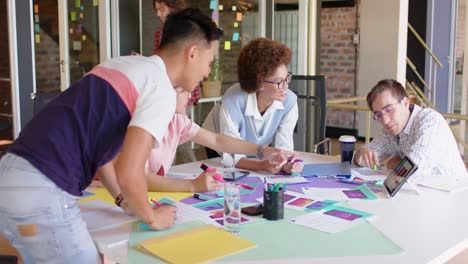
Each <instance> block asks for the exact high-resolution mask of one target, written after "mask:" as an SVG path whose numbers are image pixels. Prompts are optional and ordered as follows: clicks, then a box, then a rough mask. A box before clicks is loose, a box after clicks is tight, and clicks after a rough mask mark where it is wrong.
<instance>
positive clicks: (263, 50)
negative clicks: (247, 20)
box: [203, 38, 303, 173]
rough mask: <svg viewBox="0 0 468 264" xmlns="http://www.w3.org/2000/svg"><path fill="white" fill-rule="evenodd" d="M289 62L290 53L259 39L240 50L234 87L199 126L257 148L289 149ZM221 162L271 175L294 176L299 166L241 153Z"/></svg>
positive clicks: (292, 109) (292, 108) (292, 106)
mask: <svg viewBox="0 0 468 264" xmlns="http://www.w3.org/2000/svg"><path fill="white" fill-rule="evenodd" d="M290 61H291V50H290V49H289V48H288V47H287V46H286V45H284V44H282V43H280V42H278V41H274V40H270V39H267V38H258V39H255V40H253V41H251V42H250V43H249V44H247V45H246V46H245V47H243V48H242V49H241V52H240V55H239V59H238V61H237V71H238V78H239V83H236V84H234V85H233V86H231V87H230V88H229V89H228V90H227V91H226V93H225V94H224V96H223V99H222V103H221V104H219V105H217V106H215V107H214V108H213V110H212V111H211V112H210V113H209V114H208V117H207V118H206V120H205V123H204V124H203V127H204V128H206V129H208V130H211V131H215V132H217V133H221V134H224V135H228V136H231V137H235V138H241V139H244V140H247V141H250V142H254V143H257V144H261V145H273V146H275V147H276V148H281V149H285V150H292V149H293V148H294V142H293V131H294V127H295V126H296V123H297V119H298V107H297V96H296V95H295V94H294V93H293V92H292V91H290V90H288V84H289V82H290V81H291V73H290V72H288V69H287V67H286V65H288V64H289V62H290ZM207 154H208V157H214V156H217V153H216V152H214V151H213V150H211V149H207ZM223 164H224V165H225V166H227V167H231V166H235V167H236V168H240V169H248V170H262V171H267V172H271V173H277V172H278V171H279V170H282V171H284V172H286V173H291V172H299V171H302V168H303V167H302V165H301V164H300V163H292V162H288V163H286V164H285V165H284V166H283V167H281V168H278V167H277V166H274V164H272V163H270V162H268V161H261V160H257V159H249V158H247V157H246V156H245V155H235V156H234V157H232V156H230V155H223Z"/></svg>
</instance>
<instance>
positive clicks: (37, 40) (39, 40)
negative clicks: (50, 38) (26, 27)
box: [34, 34, 41, 43]
mask: <svg viewBox="0 0 468 264" xmlns="http://www.w3.org/2000/svg"><path fill="white" fill-rule="evenodd" d="M34 39H35V40H36V43H41V35H39V34H35V35H34Z"/></svg>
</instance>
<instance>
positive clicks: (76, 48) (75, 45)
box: [73, 41, 81, 50]
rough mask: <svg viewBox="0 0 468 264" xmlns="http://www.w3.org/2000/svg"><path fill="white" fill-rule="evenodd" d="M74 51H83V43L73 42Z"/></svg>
mask: <svg viewBox="0 0 468 264" xmlns="http://www.w3.org/2000/svg"><path fill="white" fill-rule="evenodd" d="M73 50H81V41H73Z"/></svg>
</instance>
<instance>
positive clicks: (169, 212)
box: [147, 204, 177, 230]
mask: <svg viewBox="0 0 468 264" xmlns="http://www.w3.org/2000/svg"><path fill="white" fill-rule="evenodd" d="M153 213H154V218H153V220H152V221H151V222H150V223H147V224H148V226H149V227H151V228H152V229H154V230H165V229H168V228H170V227H171V226H172V225H174V223H175V221H176V218H177V207H175V206H174V205H168V204H165V205H162V206H159V207H157V208H154V209H153Z"/></svg>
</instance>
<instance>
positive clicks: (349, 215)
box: [324, 210, 361, 221]
mask: <svg viewBox="0 0 468 264" xmlns="http://www.w3.org/2000/svg"><path fill="white" fill-rule="evenodd" d="M324 214H326V215H331V216H334V217H338V218H341V219H344V220H348V221H353V220H355V219H357V218H360V217H361V216H360V215H358V214H353V213H348V212H345V211H340V210H330V211H327V212H325V213H324Z"/></svg>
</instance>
